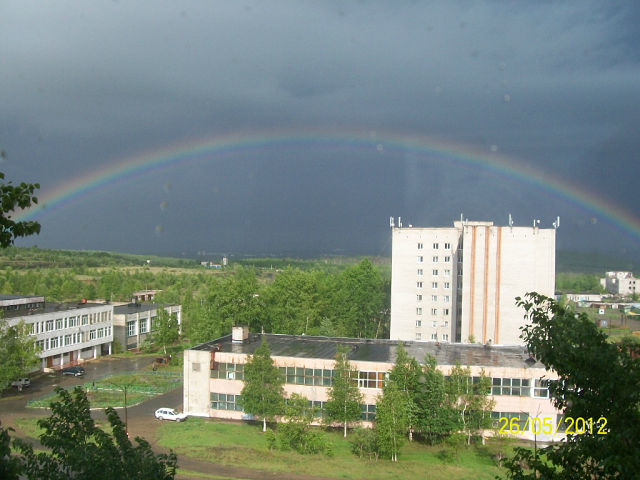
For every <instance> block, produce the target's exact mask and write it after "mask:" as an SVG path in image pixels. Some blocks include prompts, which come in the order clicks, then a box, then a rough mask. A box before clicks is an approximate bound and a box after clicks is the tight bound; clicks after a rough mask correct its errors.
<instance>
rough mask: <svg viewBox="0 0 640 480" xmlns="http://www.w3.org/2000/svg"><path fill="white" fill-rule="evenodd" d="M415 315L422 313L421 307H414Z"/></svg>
mask: <svg viewBox="0 0 640 480" xmlns="http://www.w3.org/2000/svg"><path fill="white" fill-rule="evenodd" d="M416 315H422V307H416Z"/></svg>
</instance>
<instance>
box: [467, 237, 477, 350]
mask: <svg viewBox="0 0 640 480" xmlns="http://www.w3.org/2000/svg"><path fill="white" fill-rule="evenodd" d="M470 281H471V291H470V292H469V303H470V305H471V306H470V307H469V337H470V336H472V335H473V303H474V298H473V294H474V283H475V281H476V227H475V226H473V227H471V277H470Z"/></svg>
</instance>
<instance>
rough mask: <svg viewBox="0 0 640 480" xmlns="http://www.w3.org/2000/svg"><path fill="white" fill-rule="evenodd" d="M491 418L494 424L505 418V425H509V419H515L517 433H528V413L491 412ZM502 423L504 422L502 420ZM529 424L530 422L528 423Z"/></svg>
mask: <svg viewBox="0 0 640 480" xmlns="http://www.w3.org/2000/svg"><path fill="white" fill-rule="evenodd" d="M491 418H493V419H494V420H495V421H496V422H499V421H500V419H501V418H506V419H507V425H511V419H513V418H516V419H517V421H518V425H519V427H518V431H520V432H523V433H524V432H526V431H528V428H529V425H527V423H528V422H529V414H528V413H521V412H517V413H516V412H491ZM503 422H504V420H503ZM529 423H530V422H529ZM525 427H527V430H525Z"/></svg>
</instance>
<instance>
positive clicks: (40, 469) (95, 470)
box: [14, 387, 177, 480]
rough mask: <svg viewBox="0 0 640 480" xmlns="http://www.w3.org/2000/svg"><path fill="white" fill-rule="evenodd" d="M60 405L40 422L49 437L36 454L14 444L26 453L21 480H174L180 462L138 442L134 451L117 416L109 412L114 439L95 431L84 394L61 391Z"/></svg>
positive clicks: (19, 442) (44, 435) (44, 437)
mask: <svg viewBox="0 0 640 480" xmlns="http://www.w3.org/2000/svg"><path fill="white" fill-rule="evenodd" d="M56 393H57V395H58V396H59V398H60V399H59V400H58V401H55V402H53V403H52V404H51V416H50V417H49V418H46V419H42V420H39V421H38V425H39V426H40V428H42V429H43V430H44V431H43V433H42V434H41V435H40V443H41V444H42V446H43V447H45V449H46V450H45V451H41V452H38V453H36V452H35V451H34V450H33V447H32V445H31V444H28V443H26V442H24V441H22V440H19V439H17V440H14V446H16V447H17V448H18V449H19V451H20V453H21V460H20V463H21V465H20V469H21V475H22V476H21V478H27V479H33V480H36V479H38V480H63V479H69V478H75V479H86V480H89V479H93V480H101V479H104V480H107V479H109V480H111V479H113V478H130V479H137V480H152V479H154V480H155V479H165V480H169V479H173V478H174V477H175V473H176V467H177V458H176V455H175V454H174V453H173V452H170V453H169V454H159V455H156V454H155V453H153V450H152V449H151V446H150V445H149V443H148V442H147V441H146V440H144V439H143V438H140V437H136V439H135V442H136V443H137V445H135V446H134V445H133V444H132V442H131V441H130V440H129V438H128V436H127V433H126V432H125V427H124V424H123V423H122V421H121V420H120V417H118V414H117V413H116V411H115V410H114V409H112V408H107V409H106V414H107V419H108V421H109V424H110V426H111V430H112V432H111V434H110V433H108V432H106V431H104V430H102V429H101V428H99V427H98V426H96V424H95V422H94V421H93V419H92V418H91V413H90V410H89V407H90V405H89V401H88V400H87V397H86V395H85V393H84V391H83V389H82V387H76V388H75V389H74V390H73V391H72V392H71V393H70V392H67V391H66V390H64V389H62V388H60V387H58V388H56Z"/></svg>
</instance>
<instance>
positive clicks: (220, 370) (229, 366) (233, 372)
mask: <svg viewBox="0 0 640 480" xmlns="http://www.w3.org/2000/svg"><path fill="white" fill-rule="evenodd" d="M216 367H217V368H216V369H215V370H211V377H212V378H220V379H222V380H243V379H244V364H242V363H223V362H221V363H217V364H216Z"/></svg>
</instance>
